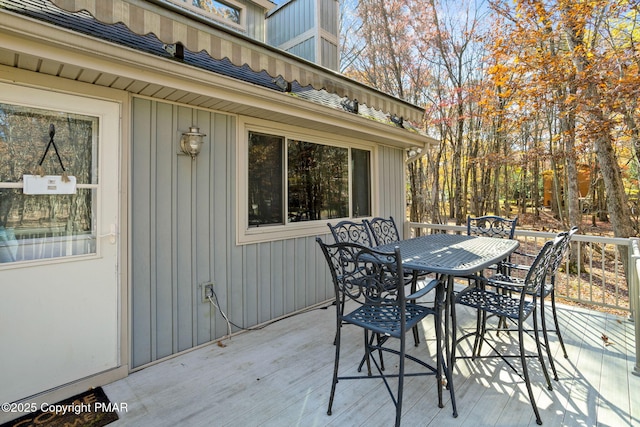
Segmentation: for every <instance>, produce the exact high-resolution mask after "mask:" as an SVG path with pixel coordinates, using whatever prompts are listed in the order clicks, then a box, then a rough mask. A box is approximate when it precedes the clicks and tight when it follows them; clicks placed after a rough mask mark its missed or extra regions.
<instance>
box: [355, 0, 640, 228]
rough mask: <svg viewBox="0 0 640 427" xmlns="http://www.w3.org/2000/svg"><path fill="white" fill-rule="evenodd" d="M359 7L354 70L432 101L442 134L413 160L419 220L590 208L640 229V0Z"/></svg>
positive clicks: (578, 212) (618, 224)
mask: <svg viewBox="0 0 640 427" xmlns="http://www.w3.org/2000/svg"><path fill="white" fill-rule="evenodd" d="M454 3H455V4H454ZM356 10H357V13H358V14H359V15H358V16H359V17H360V21H359V22H360V25H361V27H360V31H358V34H359V37H361V39H360V40H364V41H365V42H364V43H363V44H361V45H360V46H361V49H360V51H359V52H360V60H359V61H354V62H352V64H351V65H350V67H349V68H348V69H347V70H346V71H347V72H348V73H350V74H351V75H354V76H358V78H361V79H362V80H364V81H366V82H367V83H368V84H370V85H372V86H375V87H378V88H380V89H381V90H385V91H387V92H390V93H392V94H394V95H396V96H399V97H402V98H404V99H407V100H409V101H411V102H414V103H418V104H420V105H423V106H424V107H425V110H426V112H427V113H426V115H425V128H426V129H427V131H428V132H429V133H431V134H432V135H433V136H435V137H437V138H438V139H440V141H441V142H442V143H441V145H440V146H439V147H434V148H432V149H431V150H429V152H426V153H424V154H425V156H424V157H423V159H422V160H421V161H419V162H415V163H412V164H411V166H410V168H409V179H410V183H411V189H410V198H411V202H412V210H411V216H412V218H411V219H412V220H415V221H423V220H429V221H444V220H446V219H447V218H453V219H455V220H456V221H457V222H461V221H462V220H463V218H464V217H466V215H468V214H471V215H481V214H486V213H494V214H498V215H505V216H511V215H514V214H518V213H524V212H530V213H533V215H538V214H540V211H541V209H546V210H550V211H551V212H552V213H553V214H554V215H555V216H556V217H557V218H558V219H559V220H561V221H562V222H564V224H565V225H566V226H569V225H581V223H582V221H583V218H584V217H585V214H588V215H589V216H590V217H591V218H592V219H593V221H595V220H596V219H597V220H608V221H610V222H611V225H612V228H613V230H614V232H615V234H616V235H617V236H622V237H628V236H632V235H636V234H637V233H638V224H637V221H635V220H634V212H636V209H635V208H636V205H637V199H638V181H637V174H638V165H639V159H640V156H639V154H638V147H639V146H640V129H639V127H638V120H640V117H639V114H640V110H639V109H638V105H637V104H638V101H637V100H638V95H639V92H640V74H639V71H640V69H639V67H640V52H639V50H638V43H640V28H639V24H640V20H639V15H638V14H639V12H640V10H639V6H638V2H636V1H626V0H623V1H621V0H617V1H614V0H584V1H575V0H574V1H570V0H546V1H542V0H515V1H514V0H492V1H489V2H488V3H485V2H474V1H471V0H469V1H456V2H447V1H436V0H429V1H415V0H394V1H382V0H363V1H360V2H359V7H358V8H357V9H356ZM584 171H587V172H588V173H587V174H586V175H585V173H584ZM585 177H586V178H585ZM585 179H586V180H587V181H588V184H587V186H586V188H587V191H586V193H585V191H584V188H582V189H581V188H580V185H579V184H580V182H581V181H584V180H585ZM583 187H584V186H583ZM545 188H546V189H547V190H548V191H549V192H551V194H550V195H549V194H547V193H545V192H544V190H545ZM587 218H589V217H587Z"/></svg>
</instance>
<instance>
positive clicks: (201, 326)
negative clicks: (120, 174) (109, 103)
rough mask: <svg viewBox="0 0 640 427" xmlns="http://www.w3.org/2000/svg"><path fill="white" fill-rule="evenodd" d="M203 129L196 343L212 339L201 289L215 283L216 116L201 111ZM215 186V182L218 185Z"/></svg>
mask: <svg viewBox="0 0 640 427" xmlns="http://www.w3.org/2000/svg"><path fill="white" fill-rule="evenodd" d="M195 123H196V124H197V126H198V127H199V128H200V132H202V133H205V134H206V135H207V136H206V137H205V143H204V144H203V146H202V150H201V152H200V155H199V156H198V157H197V158H196V160H195V161H192V162H191V164H192V167H195V168H196V176H197V179H196V183H195V188H196V190H195V191H196V200H195V209H196V226H195V227H196V228H195V230H196V234H195V251H196V253H195V254H194V259H195V260H196V272H195V276H196V283H195V284H194V285H195V287H194V300H195V302H194V306H195V310H194V319H195V325H194V326H195V327H194V332H195V339H194V341H195V343H196V344H203V343H205V342H208V341H210V340H211V338H212V336H211V314H212V313H213V310H211V307H212V305H211V303H210V302H208V301H207V302H203V301H202V289H201V286H202V285H203V284H204V283H207V282H211V280H212V278H213V274H212V271H211V247H210V245H209V237H210V235H211V227H212V224H213V221H212V218H211V210H210V209H209V207H210V203H209V201H210V200H211V197H212V195H213V188H211V185H212V179H211V173H212V171H213V168H212V166H211V163H212V157H213V150H214V146H213V144H212V141H213V138H214V135H215V133H214V132H215V128H214V125H213V118H212V114H211V113H209V112H207V111H202V110H200V111H197V120H196V122H195ZM214 184H215V183H214Z"/></svg>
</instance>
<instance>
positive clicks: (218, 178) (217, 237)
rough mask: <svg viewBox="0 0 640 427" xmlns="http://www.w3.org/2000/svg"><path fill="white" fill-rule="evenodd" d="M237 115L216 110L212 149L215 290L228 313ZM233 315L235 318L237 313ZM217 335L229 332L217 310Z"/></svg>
mask: <svg viewBox="0 0 640 427" xmlns="http://www.w3.org/2000/svg"><path fill="white" fill-rule="evenodd" d="M234 123H235V121H234V119H232V118H230V117H228V116H226V115H223V114H215V120H214V130H213V132H212V133H211V135H213V138H212V139H211V149H212V150H213V163H212V164H213V182H212V183H211V186H212V189H213V191H212V198H211V201H210V205H211V211H212V212H213V217H212V229H213V233H212V235H211V245H212V248H213V249H212V251H211V256H212V258H211V265H213V280H214V281H215V292H216V295H217V296H218V302H219V303H220V307H221V308H222V309H223V310H224V312H225V313H226V314H228V313H229V311H230V309H231V304H230V298H229V295H230V280H231V276H230V274H229V271H228V259H227V257H228V256H229V250H230V249H228V247H229V248H230V247H234V246H235V242H231V241H230V240H229V238H230V231H229V229H230V228H231V229H233V230H235V228H233V227H235V224H233V225H231V226H230V225H229V224H231V223H232V219H231V218H230V217H229V207H230V206H231V203H230V200H229V198H230V197H231V196H230V194H229V193H230V191H231V188H233V184H232V183H231V182H230V179H232V178H231V177H230V175H232V174H229V173H228V172H227V171H228V170H233V169H232V164H231V162H232V156H231V154H230V153H229V152H230V151H231V148H230V147H233V145H234V142H235V141H234V134H233V133H232V132H231V129H233V126H234ZM232 319H235V317H233V318H232ZM213 322H214V325H212V327H213V328H214V332H213V335H214V338H217V337H222V336H224V335H226V333H227V324H226V322H225V321H224V319H223V318H222V316H221V315H220V313H218V312H217V311H216V313H215V316H213Z"/></svg>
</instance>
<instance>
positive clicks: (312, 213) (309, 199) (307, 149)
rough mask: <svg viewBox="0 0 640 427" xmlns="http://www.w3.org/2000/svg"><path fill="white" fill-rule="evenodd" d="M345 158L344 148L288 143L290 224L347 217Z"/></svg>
mask: <svg viewBox="0 0 640 427" xmlns="http://www.w3.org/2000/svg"><path fill="white" fill-rule="evenodd" d="M348 159H349V151H348V149H346V148H340V147H332V146H329V145H320V144H314V143H311V142H305V141H295V140H290V141H289V142H288V185H289V220H290V221H314V220H319V219H331V218H343V217H347V216H349V163H348Z"/></svg>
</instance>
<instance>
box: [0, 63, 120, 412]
mask: <svg viewBox="0 0 640 427" xmlns="http://www.w3.org/2000/svg"><path fill="white" fill-rule="evenodd" d="M0 83H6V84H9V85H11V86H16V87H25V88H26V87H29V88H33V89H39V90H42V91H45V92H55V93H58V94H60V96H62V97H65V96H67V95H72V96H77V97H82V98H87V99H93V100H99V101H107V102H110V103H116V104H117V107H118V115H119V116H118V118H117V122H118V124H119V126H118V129H117V131H116V132H115V134H116V135H117V137H116V141H115V142H116V143H117V144H118V147H117V160H116V162H117V168H118V178H117V197H118V202H117V203H118V206H119V208H118V209H117V223H118V230H117V234H118V239H117V243H116V245H117V248H116V251H117V255H116V263H117V266H116V279H115V280H116V282H117V283H116V286H117V297H118V302H117V328H118V337H117V352H118V360H119V363H118V366H116V367H114V368H113V369H108V370H106V371H104V372H99V373H95V374H93V375H90V376H88V377H86V378H80V379H77V380H75V381H72V382H70V383H67V384H59V385H58V386H57V387H55V388H52V389H49V390H43V391H41V392H39V393H37V394H34V395H32V396H29V397H26V398H24V399H22V400H20V401H18V402H29V403H36V404H42V403H51V402H56V401H59V400H62V399H65V398H67V397H70V396H73V395H75V394H77V393H80V392H82V391H86V390H87V389H88V388H92V387H97V386H101V385H105V384H109V383H111V382H113V381H116V380H118V379H121V378H124V377H126V376H127V375H128V374H129V360H130V355H129V336H130V334H129V329H130V325H129V318H130V316H129V313H130V307H129V300H130V298H129V286H128V283H129V268H128V265H129V262H128V260H129V254H128V247H129V225H128V224H129V212H128V207H129V191H128V188H129V163H128V158H129V147H130V138H129V129H130V119H129V117H130V114H129V112H130V105H129V104H130V97H129V94H128V93H127V92H124V91H119V90H115V89H109V88H104V87H99V86H94V85H91V84H88V83H79V82H77V81H69V80H65V79H62V78H58V77H52V76H46V75H42V74H37V73H33V72H29V71H24V70H19V69H16V68H12V67H4V66H0ZM38 104H41V105H40V106H41V107H43V108H48V106H47V104H46V103H44V104H42V103H38ZM50 107H52V108H55V106H54V105H51V106H50ZM99 203H102V202H99ZM99 206H100V205H99ZM109 232H110V230H104V229H100V228H99V229H98V233H101V234H108V233H109ZM53 261H54V262H55V259H54V260H53ZM23 268H28V265H23V266H21V267H20V269H23ZM3 415H4V416H3ZM11 415H12V414H7V413H5V414H0V423H1V422H4V421H7V420H9V419H11V418H12V417H11ZM14 415H15V414H14ZM13 418H15V417H13Z"/></svg>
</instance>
